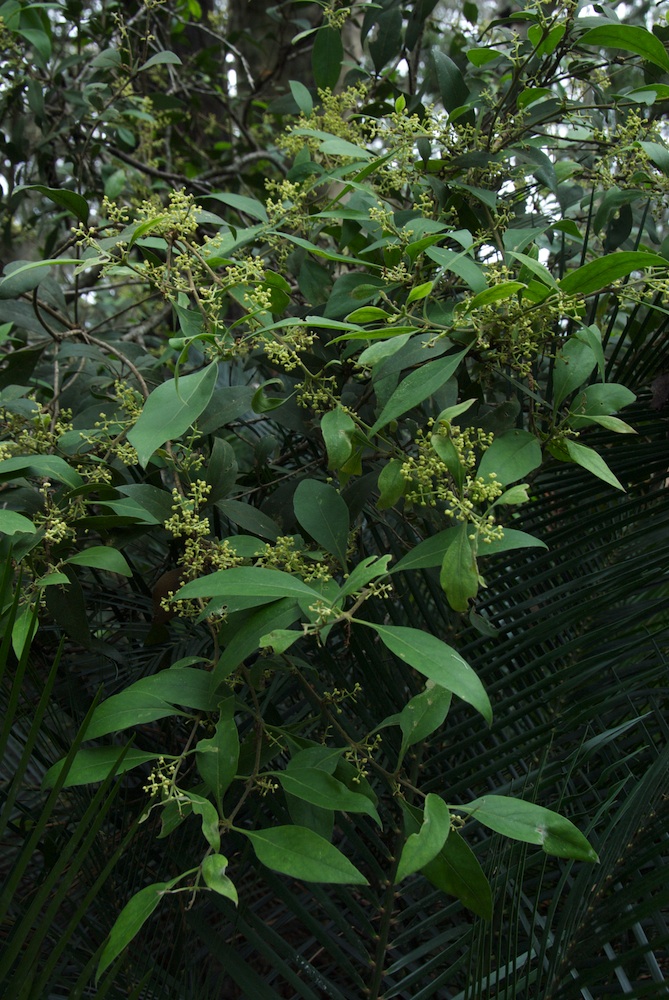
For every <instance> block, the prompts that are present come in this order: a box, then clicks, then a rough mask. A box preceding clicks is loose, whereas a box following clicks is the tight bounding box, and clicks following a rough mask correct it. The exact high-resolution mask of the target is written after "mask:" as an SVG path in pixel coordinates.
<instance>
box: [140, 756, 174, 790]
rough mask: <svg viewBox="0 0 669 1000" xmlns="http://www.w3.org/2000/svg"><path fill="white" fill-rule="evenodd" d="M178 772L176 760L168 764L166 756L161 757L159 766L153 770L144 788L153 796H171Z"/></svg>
mask: <svg viewBox="0 0 669 1000" xmlns="http://www.w3.org/2000/svg"><path fill="white" fill-rule="evenodd" d="M176 772H177V765H176V764H175V763H174V762H172V763H170V764H167V763H166V762H165V758H164V757H159V758H158V763H157V766H156V767H154V769H153V771H151V774H150V775H149V777H148V778H147V782H146V784H145V785H143V786H142V790H143V791H145V792H146V793H147V794H148V795H151V796H154V795H160V796H161V797H162V798H169V796H170V795H171V794H172V792H173V790H174V775H175V774H176Z"/></svg>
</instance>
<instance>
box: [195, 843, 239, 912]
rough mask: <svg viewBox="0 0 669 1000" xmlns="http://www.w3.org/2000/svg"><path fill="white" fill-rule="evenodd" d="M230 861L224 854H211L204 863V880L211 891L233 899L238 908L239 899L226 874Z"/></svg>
mask: <svg viewBox="0 0 669 1000" xmlns="http://www.w3.org/2000/svg"><path fill="white" fill-rule="evenodd" d="M227 867H228V859H227V858H226V857H225V856H224V855H223V854H209V855H208V856H207V857H206V858H205V859H204V861H203V862H202V878H203V879H204V882H205V885H206V886H207V887H208V888H209V889H213V890H214V892H217V893H218V894H219V895H220V896H225V897H226V899H231V900H232V902H233V903H234V904H235V906H237V904H238V902H239V899H238V896H237V890H236V889H235V886H234V883H233V882H232V881H231V880H230V879H229V878H228V876H227V875H226V874H225V870H226V868H227Z"/></svg>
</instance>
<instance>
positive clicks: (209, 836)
mask: <svg viewBox="0 0 669 1000" xmlns="http://www.w3.org/2000/svg"><path fill="white" fill-rule="evenodd" d="M184 794H185V795H186V797H187V798H188V801H189V802H190V804H191V807H192V809H193V812H194V813H195V815H196V816H199V817H200V820H201V822H202V834H203V836H204V839H205V840H206V841H207V843H208V844H209V846H210V847H211V848H212V850H213V851H214V852H218V851H220V849H221V832H220V829H219V822H220V821H219V817H218V813H217V812H216V809H215V808H214V806H213V805H212V804H211V802H210V801H209V799H205V798H203V797H202V796H201V795H196V794H195V792H185V793H184Z"/></svg>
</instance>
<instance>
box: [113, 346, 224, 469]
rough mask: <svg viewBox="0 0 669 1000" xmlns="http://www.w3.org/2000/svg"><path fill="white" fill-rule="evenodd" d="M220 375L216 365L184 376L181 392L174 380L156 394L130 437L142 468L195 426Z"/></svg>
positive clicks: (150, 397)
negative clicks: (163, 448) (167, 444)
mask: <svg viewBox="0 0 669 1000" xmlns="http://www.w3.org/2000/svg"><path fill="white" fill-rule="evenodd" d="M217 374H218V365H217V364H216V363H215V362H214V363H212V364H210V365H207V367H206V368H203V369H202V371H199V372H194V373H193V374H192V375H182V376H181V378H180V379H179V386H178V390H177V385H176V382H175V381H174V380H173V379H171V380H170V381H168V382H163V383H162V385H159V386H158V388H157V389H154V390H153V392H152V393H151V395H150V396H149V398H148V399H147V400H146V402H145V404H144V409H143V410H142V412H141V414H140V416H139V419H138V420H137V422H136V424H135V426H134V427H133V428H132V429H131V430H130V431H128V435H127V437H128V441H129V442H130V444H131V445H133V447H134V448H136V449H137V456H138V460H139V464H140V465H141V466H142V467H146V465H147V464H148V462H149V459H150V458H151V456H152V455H153V453H154V452H155V451H156V449H157V448H160V447H161V445H163V444H165V442H166V441H172V440H175V439H176V438H179V437H181V435H182V434H185V433H186V431H187V430H189V428H190V427H192V426H193V424H194V423H195V421H196V420H197V418H198V417H199V416H200V414H201V413H202V412H203V411H204V409H205V407H206V406H207V404H208V402H209V400H210V399H211V396H212V393H213V391H214V386H215V384H216V377H217Z"/></svg>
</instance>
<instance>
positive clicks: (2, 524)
mask: <svg viewBox="0 0 669 1000" xmlns="http://www.w3.org/2000/svg"><path fill="white" fill-rule="evenodd" d="M36 530H37V529H36V528H35V525H34V524H33V523H32V521H31V520H29V519H28V518H27V517H24V516H23V514H17V513H16V511H14V510H0V532H2V534H3V535H15V534H16V533H17V532H24V531H25V532H27V533H29V534H34V533H35V531H36Z"/></svg>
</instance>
